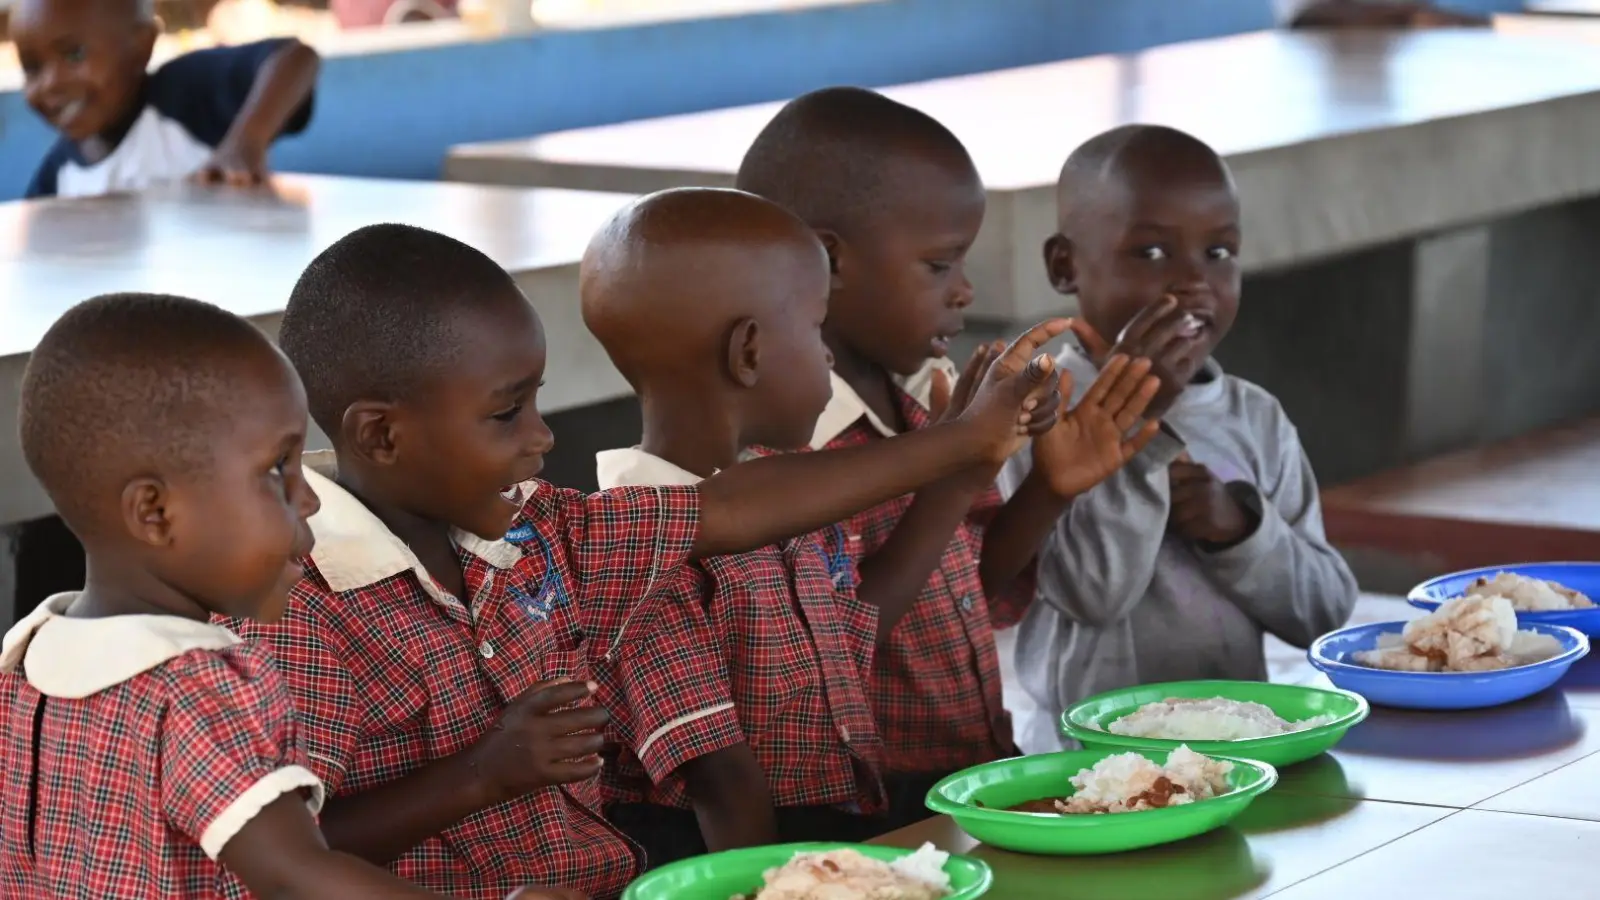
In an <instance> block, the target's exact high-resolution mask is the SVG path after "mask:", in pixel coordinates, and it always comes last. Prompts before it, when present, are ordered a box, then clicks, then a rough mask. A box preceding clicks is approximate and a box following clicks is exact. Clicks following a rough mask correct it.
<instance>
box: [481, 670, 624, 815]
mask: <svg viewBox="0 0 1600 900" xmlns="http://www.w3.org/2000/svg"><path fill="white" fill-rule="evenodd" d="M594 691H595V686H594V685H593V684H585V683H584V682H581V681H559V682H558V681H541V682H539V683H538V684H535V685H533V686H532V687H530V688H528V689H527V690H525V691H523V692H522V693H521V694H519V695H517V697H516V699H514V700H512V701H511V704H510V705H509V706H508V707H506V711H505V712H504V713H502V714H501V716H500V721H499V722H496V723H495V726H494V727H493V728H491V729H490V730H489V731H488V733H487V734H485V735H484V736H483V737H481V738H479V739H478V742H477V744H475V745H474V746H473V747H472V750H471V751H470V753H471V764H472V768H473V771H474V772H475V773H476V774H477V775H478V777H479V778H480V779H482V780H483V782H484V783H485V785H486V786H487V787H488V789H489V791H490V796H491V797H492V798H494V799H495V802H498V803H503V802H505V801H507V800H511V799H514V798H517V797H521V796H523V795H524V794H528V793H531V792H533V791H537V790H540V789H541V788H547V787H551V786H552V785H557V784H570V783H572V782H574V781H585V780H587V779H590V778H593V777H594V776H595V775H597V774H599V772H600V758H599V756H598V755H597V754H599V752H600V749H601V747H602V746H603V745H604V743H605V738H604V737H603V736H602V735H601V733H600V730H601V729H603V728H605V726H606V723H607V722H609V721H611V715H610V713H607V712H606V711H605V710H604V709H601V708H600V707H598V706H572V704H575V703H578V702H580V701H583V700H587V699H588V698H589V697H590V696H592V695H593V694H594ZM567 707H571V708H567Z"/></svg>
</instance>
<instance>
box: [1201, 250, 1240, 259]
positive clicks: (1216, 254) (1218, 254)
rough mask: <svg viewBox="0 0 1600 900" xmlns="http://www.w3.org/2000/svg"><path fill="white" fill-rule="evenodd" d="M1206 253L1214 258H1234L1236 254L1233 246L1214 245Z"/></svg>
mask: <svg viewBox="0 0 1600 900" xmlns="http://www.w3.org/2000/svg"><path fill="white" fill-rule="evenodd" d="M1206 255H1207V256H1209V257H1211V258H1212V259H1218V260H1221V259H1233V257H1234V255H1235V254H1234V251H1233V248H1232V247H1212V248H1211V249H1210V250H1207V251H1206Z"/></svg>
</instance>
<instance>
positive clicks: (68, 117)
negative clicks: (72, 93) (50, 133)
mask: <svg viewBox="0 0 1600 900" xmlns="http://www.w3.org/2000/svg"><path fill="white" fill-rule="evenodd" d="M83 107H84V102H83V101H82V100H74V101H72V102H71V103H68V104H67V105H66V106H63V107H61V108H60V109H58V110H56V114H55V116H54V117H53V118H54V120H55V126H56V128H58V129H61V130H63V131H64V130H66V129H67V128H68V127H69V126H71V125H72V122H73V120H74V119H76V118H78V115H79V113H82V112H83Z"/></svg>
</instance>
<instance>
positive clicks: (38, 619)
mask: <svg viewBox="0 0 1600 900" xmlns="http://www.w3.org/2000/svg"><path fill="white" fill-rule="evenodd" d="M72 599H73V596H72V595H70V594H62V595H58V596H56V597H52V598H50V599H49V600H47V601H46V602H45V604H44V605H43V606H41V607H40V608H39V609H37V610H35V611H34V613H33V614H32V615H30V616H29V617H28V618H27V619H25V620H24V621H23V622H21V623H20V624H18V625H17V626H16V627H15V628H13V629H12V631H11V633H10V634H8V635H7V636H6V640H5V652H4V655H3V656H0V672H3V673H4V674H0V723H3V728H4V737H3V738H0V740H3V746H4V748H5V752H4V755H3V758H4V759H5V761H6V762H5V765H4V766H0V808H3V813H0V895H3V896H5V897H14V898H18V900H22V898H29V900H32V898H45V897H52V898H83V900H90V898H93V900H106V898H117V897H162V898H169V897H170V898H185V897H194V898H210V897H215V896H216V895H217V892H218V886H219V879H220V878H221V877H222V873H223V870H222V867H221V866H220V865H219V864H218V863H217V862H216V861H215V860H216V858H217V855H218V854H219V853H221V851H222V849H223V847H225V846H226V845H227V844H228V842H229V841H230V840H231V839H232V838H233V837H234V836H235V835H237V834H238V832H239V830H240V829H241V828H243V827H244V826H245V825H246V824H248V823H249V821H250V819H251V818H252V817H254V816H255V814H256V813H258V812H260V811H261V809H262V808H263V807H264V806H266V805H267V804H269V803H271V802H272V801H274V800H276V799H277V798H278V797H280V796H282V795H283V794H286V793H289V792H290V791H304V792H306V793H307V796H308V802H309V804H310V806H311V808H312V811H313V812H315V811H316V810H317V809H318V808H319V807H320V805H321V802H322V786H321V784H320V783H319V782H318V781H317V778H316V776H315V775H313V774H312V773H311V771H310V770H309V769H307V768H306V767H305V766H304V765H301V763H302V762H303V757H302V755H301V753H300V752H299V738H298V735H297V732H296V727H295V721H294V711H293V706H292V704H291V702H290V697H289V689H288V686H287V685H286V684H285V683H284V681H283V678H282V677H281V676H280V675H279V674H278V672H277V670H276V669H274V668H273V665H272V658H271V654H270V653H269V652H268V651H267V650H266V648H263V647H255V646H252V645H249V644H241V643H238V639H237V638H235V637H234V636H233V635H231V634H229V633H228V632H227V631H225V630H224V629H221V628H218V627H216V626H215V625H208V624H206V623H204V622H194V621H191V620H188V619H180V618H177V617H168V616H116V617H111V618H105V619H69V618H63V617H61V615H60V614H61V613H62V612H63V611H64V610H65V609H66V607H67V605H68V604H70V603H71V602H72Z"/></svg>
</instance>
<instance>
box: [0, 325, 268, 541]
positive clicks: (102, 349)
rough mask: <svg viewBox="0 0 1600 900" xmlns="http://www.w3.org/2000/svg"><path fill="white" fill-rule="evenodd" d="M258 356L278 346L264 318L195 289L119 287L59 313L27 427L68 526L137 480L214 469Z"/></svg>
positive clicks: (29, 394)
mask: <svg viewBox="0 0 1600 900" xmlns="http://www.w3.org/2000/svg"><path fill="white" fill-rule="evenodd" d="M257 352H265V353H275V352H276V351H274V350H273V349H272V343H271V342H270V341H269V340H268V339H267V337H266V335H264V334H262V333H261V331H259V330H258V329H257V328H256V327H255V326H253V325H251V324H250V323H249V322H246V321H245V320H244V319H241V318H239V317H238V316H236V315H234V314H232V313H230V312H227V311H226V310H223V309H219V308H218V307H215V306H212V305H211V304H209V303H202V302H201V301H199V300H190V299H188V298H185V297H173V296H167V295H160V294H108V295H104V296H100V297H95V298H94V299H92V300H88V301H85V302H83V303H80V304H78V305H77V306H75V307H73V308H72V309H70V310H68V311H67V312H66V314H65V315H63V316H62V317H61V318H60V319H57V320H56V322H55V324H53V325H51V326H50V328H49V330H48V331H46V332H45V335H44V337H43V338H41V339H40V341H39V344H38V346H37V347H35V348H34V350H33V354H32V355H31V357H30V358H29V360H28V365H27V369H26V371H25V372H24V373H23V376H22V397H21V411H20V415H19V426H20V432H21V440H22V453H23V457H24V458H25V459H26V460H27V463H28V468H29V469H31V470H32V471H33V474H34V476H35V477H37V478H38V479H39V483H40V484H41V485H43V486H44V489H45V492H46V493H47V494H49V496H50V499H51V501H52V502H53V503H54V504H55V506H56V509H57V511H58V512H60V514H61V517H62V519H63V520H65V521H66V523H67V525H68V526H69V527H70V528H72V529H73V531H75V532H77V533H78V534H79V535H80V536H82V535H83V534H84V533H85V531H86V530H90V531H92V530H93V528H94V526H95V519H96V517H97V516H99V515H103V514H104V510H106V509H108V508H110V507H108V506H106V505H105V504H106V502H107V500H109V499H110V498H111V497H113V496H115V495H117V494H119V493H120V491H121V488H122V485H123V484H125V483H126V481H127V479H129V478H133V477H136V476H138V475H140V474H157V473H167V474H174V473H188V472H194V471H197V470H203V469H205V468H208V467H209V466H210V463H211V459H212V456H211V452H212V451H211V448H212V446H213V439H214V435H215V433H216V431H217V429H218V428H219V427H221V425H222V424H223V423H227V422H231V421H233V419H234V417H235V416H236V415H239V414H241V413H243V412H244V411H242V410H239V409H238V407H237V399H238V398H237V395H238V385H239V383H240V380H241V378H242V377H245V376H243V375H242V374H241V371H242V370H241V366H240V361H241V360H243V359H247V358H249V355H250V354H251V353H257Z"/></svg>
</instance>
